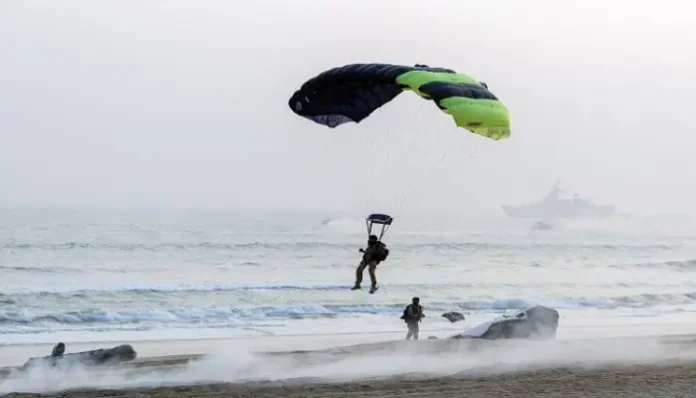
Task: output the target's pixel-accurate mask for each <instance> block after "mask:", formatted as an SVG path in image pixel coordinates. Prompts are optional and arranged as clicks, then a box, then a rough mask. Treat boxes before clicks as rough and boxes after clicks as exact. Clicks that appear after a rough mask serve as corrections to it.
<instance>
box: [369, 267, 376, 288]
mask: <svg viewBox="0 0 696 398" xmlns="http://www.w3.org/2000/svg"><path fill="white" fill-rule="evenodd" d="M369 265H370V268H368V269H367V272H369V273H370V281H371V282H372V288H373V289H374V288H375V287H377V276H376V275H375V271H376V270H377V261H370V264H369Z"/></svg>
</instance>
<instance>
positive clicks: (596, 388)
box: [8, 362, 696, 398]
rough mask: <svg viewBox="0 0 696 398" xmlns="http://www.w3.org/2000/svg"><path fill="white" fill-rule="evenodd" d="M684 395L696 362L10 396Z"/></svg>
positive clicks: (690, 392)
mask: <svg viewBox="0 0 696 398" xmlns="http://www.w3.org/2000/svg"><path fill="white" fill-rule="evenodd" d="M39 396H41V397H63V398H92V397H107V396H108V397H128V398H131V397H132V398H136V397H137V398H145V397H160V398H170V397H171V398H175V397H177V398H183V397H191V398H193V397H200V398H222V397H258V398H271V397H273V398H275V397H278V398H280V397H294V398H299V397H305V398H320V397H321V398H324V397H326V398H329V397H331V398H338V397H411V398H413V397H433V398H436V397H443V398H447V397H462V396H466V397H564V398H571V397H657V396H660V397H683V396H696V362H692V363H686V364H679V365H662V366H633V367H622V368H616V367H614V368H610V369H595V370H571V369H556V370H546V371H536V372H528V373H517V374H508V375H499V376H490V377H463V376H462V377H446V378H430V379H418V378H416V379H415V380H414V379H411V380H408V378H404V377H401V378H391V379H383V380H375V381H362V382H354V383H323V384H322V383H318V384H315V383H311V382H303V381H286V382H276V383H272V382H259V383H245V384H206V385H195V386H180V387H159V388H145V389H134V390H74V391H64V392H62V393H58V394H55V395H39V394H11V395H9V396H8V397H39Z"/></svg>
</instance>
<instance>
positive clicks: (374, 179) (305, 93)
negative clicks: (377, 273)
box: [288, 63, 510, 208]
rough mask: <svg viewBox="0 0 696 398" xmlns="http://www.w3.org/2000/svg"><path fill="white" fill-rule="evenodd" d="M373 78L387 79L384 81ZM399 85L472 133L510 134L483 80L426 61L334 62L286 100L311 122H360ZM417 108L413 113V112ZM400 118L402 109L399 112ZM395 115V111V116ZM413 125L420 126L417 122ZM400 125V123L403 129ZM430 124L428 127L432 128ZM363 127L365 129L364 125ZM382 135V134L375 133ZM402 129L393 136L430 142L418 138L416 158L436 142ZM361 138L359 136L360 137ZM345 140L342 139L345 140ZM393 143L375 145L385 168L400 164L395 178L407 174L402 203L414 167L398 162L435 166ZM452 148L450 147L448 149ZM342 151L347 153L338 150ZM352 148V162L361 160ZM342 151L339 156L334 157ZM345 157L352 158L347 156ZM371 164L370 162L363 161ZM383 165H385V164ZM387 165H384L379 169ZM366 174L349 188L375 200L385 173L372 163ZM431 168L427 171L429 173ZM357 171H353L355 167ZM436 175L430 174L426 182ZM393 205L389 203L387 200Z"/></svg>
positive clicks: (499, 105) (372, 141)
mask: <svg viewBox="0 0 696 398" xmlns="http://www.w3.org/2000/svg"><path fill="white" fill-rule="evenodd" d="M375 82H386V83H388V84H387V85H383V84H381V83H375ZM403 91H410V92H412V93H413V94H414V95H415V96H416V98H418V97H420V98H421V99H424V100H425V101H423V102H422V103H421V108H423V107H425V106H431V107H432V106H433V105H436V107H437V108H439V109H440V110H443V111H444V113H447V114H448V115H449V116H450V117H451V118H453V119H454V122H455V124H456V125H457V127H460V128H463V129H464V130H468V131H469V132H471V133H474V134H478V135H480V136H485V137H488V138H490V139H493V140H500V139H505V138H508V137H509V136H510V120H509V113H508V110H507V108H506V107H505V105H504V104H503V103H502V102H501V101H500V100H499V99H498V98H497V97H496V96H495V95H494V94H493V93H492V92H491V91H490V90H489V89H488V85H486V84H484V83H481V82H480V81H478V80H477V79H475V78H473V77H471V76H468V75H465V74H461V73H457V72H456V71H455V70H453V69H448V68H440V67H428V66H426V65H418V66H407V65H394V64H382V63H369V64H349V65H343V66H338V67H334V68H332V69H329V70H326V71H322V72H321V73H319V74H318V75H316V76H315V77H312V78H310V79H309V80H307V81H306V82H304V83H303V84H302V86H301V87H299V89H298V90H297V91H295V92H294V93H293V94H292V96H291V97H290V98H289V100H288V106H289V107H290V109H291V110H292V112H294V113H295V114H297V115H298V116H302V117H306V118H308V119H309V120H312V121H314V122H315V123H318V124H322V125H324V126H327V127H330V128H335V127H338V126H340V125H342V124H345V123H349V122H353V123H359V122H361V121H362V120H363V119H365V118H367V117H369V116H370V115H371V114H372V113H373V112H374V111H376V110H377V109H378V108H380V107H382V106H384V105H386V104H387V103H389V102H390V101H392V100H393V99H394V98H396V97H397V96H398V94H399V93H401V92H403ZM415 114H417V113H413V115H415ZM400 116H401V119H403V115H400ZM394 117H396V116H394ZM412 125H414V126H418V123H413V124H412ZM403 130H404V129H402V132H403ZM431 130H432V129H431ZM363 131H364V130H363ZM392 133H393V132H392V131H391V129H389V131H388V134H387V137H391V136H392ZM365 136H367V137H368V138H367V139H368V140H369V141H370V142H369V143H368V142H363V147H364V148H371V149H374V148H375V145H376V143H377V142H378V140H376V139H375V137H374V135H372V134H367V135H365ZM365 136H362V135H360V134H359V133H358V134H355V135H349V137H350V138H347V140H348V142H349V143H356V141H355V137H365ZM379 136H380V137H384V135H383V134H379ZM408 137H409V135H407V136H406V137H404V136H403V134H401V137H400V139H395V140H394V141H395V142H403V141H404V138H406V141H407V144H410V145H416V139H415V138H422V137H426V138H428V139H429V140H428V143H426V144H422V145H421V147H419V148H417V149H418V150H419V151H418V152H419V155H421V156H420V159H423V158H424V157H427V156H424V155H423V150H422V148H425V147H426V146H429V145H433V143H436V142H438V141H439V140H437V138H436V136H435V134H434V133H433V132H432V131H430V132H428V133H427V134H423V135H418V136H416V137H415V138H414V139H408ZM359 139H360V138H358V141H359ZM389 142H390V141H389V140H387V143H389ZM344 143H345V142H344ZM392 147H393V145H382V146H381V147H380V148H377V150H376V154H379V155H381V157H382V159H384V160H385V161H388V164H387V165H386V166H388V167H389V168H392V169H396V170H399V171H400V172H399V178H398V180H405V179H406V178H409V179H411V181H410V182H411V184H410V186H409V189H408V190H406V189H405V188H404V186H405V185H406V184H403V183H402V184H397V185H398V186H399V187H400V189H398V192H399V193H400V194H401V198H400V200H399V201H398V202H399V203H400V205H399V207H400V208H402V207H403V205H404V204H405V203H406V201H407V200H410V199H411V198H410V195H406V192H407V191H408V192H410V191H412V190H413V189H414V185H415V184H416V183H417V182H416V181H414V180H413V178H414V176H415V174H416V173H415V171H411V172H410V173H407V172H406V167H405V166H404V167H401V165H410V166H415V167H416V170H418V171H423V170H424V169H426V171H430V172H431V173H434V172H435V171H434V170H433V169H431V168H425V167H424V166H423V164H422V160H421V161H419V159H416V158H417V157H416V156H414V158H412V159H409V158H398V157H394V156H391V155H392V154H391V153H390V151H389V150H385V149H386V148H392ZM449 149H450V148H448V150H449ZM341 155H342V156H345V153H342V154H341ZM360 155H361V154H360V153H356V154H355V156H356V163H358V166H356V167H355V169H357V168H359V167H360V166H361V164H360V161H359V160H358V159H357V156H360ZM342 156H337V157H338V158H340V157H342ZM348 160H349V162H350V161H351V159H348ZM444 160H445V157H439V159H438V163H437V167H436V168H435V169H438V168H440V167H442V164H444ZM363 164H364V165H365V166H369V163H363ZM385 169H386V167H385ZM382 171H386V170H384V169H383V170H382ZM363 173H367V175H362V173H361V175H359V176H357V177H358V178H359V179H360V183H358V184H356V185H363V184H364V185H365V189H364V190H357V189H356V190H355V191H354V192H353V193H352V194H353V195H356V194H357V195H358V197H359V199H360V203H366V202H367V203H366V204H370V203H375V202H374V195H377V194H380V195H382V196H383V195H384V191H385V190H384V188H385V187H386V186H387V185H386V184H383V183H381V181H380V178H385V176H386V175H387V173H385V172H379V168H378V172H373V169H368V170H367V171H366V172H363ZM431 173H425V174H426V175H429V174H431ZM353 175H354V176H355V172H353ZM394 179H396V178H391V179H389V181H388V182H390V183H391V184H393V183H394V182H395V181H394ZM433 181H435V180H434V179H431V181H430V182H433ZM390 207H391V206H390Z"/></svg>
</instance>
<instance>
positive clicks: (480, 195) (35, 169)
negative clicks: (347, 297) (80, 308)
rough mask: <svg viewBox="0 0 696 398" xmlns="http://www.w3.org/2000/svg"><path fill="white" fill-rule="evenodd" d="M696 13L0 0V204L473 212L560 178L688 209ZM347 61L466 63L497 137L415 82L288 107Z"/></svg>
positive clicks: (657, 205)
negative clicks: (481, 132)
mask: <svg viewBox="0 0 696 398" xmlns="http://www.w3.org/2000/svg"><path fill="white" fill-rule="evenodd" d="M426 4H427V5H426ZM428 5H429V6H428ZM695 22H696V7H695V6H693V5H692V4H691V3H688V2H686V1H663V2H660V3H659V4H658V3H654V4H653V3H648V2H644V3H628V2H619V1H617V2H611V3H607V2H599V1H587V2H582V3H570V2H568V3H563V4H561V3H559V2H552V1H537V0H532V1H527V2H524V3H523V4H522V3H517V2H513V1H499V2H483V1H478V2H477V1H464V2H462V1H438V2H436V3H432V2H431V3H425V2H417V1H399V2H397V1H392V0H385V1H381V2H378V3H377V2H375V3H370V2H368V1H367V0H360V1H351V2H348V1H338V0H337V1H333V2H322V1H318V0H316V1H310V0H304V1H294V2H280V1H276V2H273V1H257V2H250V3H244V4H241V3H233V2H223V1H212V0H211V1H200V2H190V1H189V2H187V1H181V0H172V1H167V2H164V1H150V2H135V1H132V0H123V1H119V2H115V1H103V2H98V3H97V2H89V1H84V0H71V1H65V2H61V3H60V6H57V5H53V4H49V3H46V2H40V1H33V0H27V1H21V2H20V1H15V2H9V1H8V2H3V3H2V4H0V54H2V55H0V57H2V62H0V86H2V89H0V185H2V187H3V188H4V195H3V196H2V198H1V199H0V207H3V208H15V207H27V206H41V207H55V206H109V207H115V208H158V207H161V208H187V209H188V208H191V209H196V208H200V209H205V208H216V209H218V208H219V209H256V210H264V209H267V210H277V209H287V210H293V209H294V210H298V211H301V210H311V211H326V212H332V211H341V212H344V211H351V212H355V213H356V214H363V213H366V212H368V211H371V210H378V211H394V212H400V213H402V214H403V213H404V212H411V211H412V212H419V211H424V210H428V209H431V210H436V211H438V212H453V213H462V214H467V213H469V214H472V215H475V214H479V213H481V212H482V211H490V212H492V213H493V212H496V211H497V212H499V211H500V205H502V204H521V203H527V202H530V201H535V200H537V199H539V198H541V197H542V196H543V195H544V194H546V193H547V192H548V190H549V189H550V187H551V185H552V184H553V183H554V182H555V181H556V180H560V181H561V186H562V188H565V189H567V190H569V191H570V192H571V193H573V192H577V193H579V194H580V195H581V196H583V197H586V198H589V199H591V200H593V201H595V202H596V203H599V204H613V205H615V206H616V207H617V209H618V211H620V212H625V213H638V214H648V215H650V214H689V215H694V214H696V210H695V209H694V206H693V205H692V203H696V190H695V189H693V188H691V187H690V186H691V185H692V184H689V183H688V181H693V180H695V179H696V167H694V166H696V162H694V161H693V160H692V156H693V155H692V153H693V149H692V147H693V144H694V143H696V140H695V139H694V138H692V137H693V134H692V131H693V130H694V129H693V127H692V124H691V113H692V112H693V111H692V109H691V108H693V106H694V105H696V94H694V93H695V92H696V91H695V90H694V89H696V56H694V55H693V54H692V52H691V51H689V49H691V48H694V45H695V44H696V32H694V30H693V28H692V27H693V26H694V23H695ZM358 62H366V63H371V62H386V63H397V64H407V65H413V64H415V63H424V64H428V65H431V66H442V67H448V68H453V69H455V70H457V71H459V72H462V73H466V74H471V75H472V76H474V77H476V78H478V79H479V80H481V81H485V82H486V83H487V84H488V86H489V88H490V89H491V91H492V92H493V93H495V94H496V95H497V96H498V97H499V98H500V99H501V101H503V102H504V103H505V104H506V106H507V107H508V108H509V110H510V113H511V119H512V136H511V137H510V138H509V139H508V140H503V141H498V142H495V141H492V140H489V139H486V138H483V137H479V136H476V135H474V134H471V133H469V132H468V131H466V130H464V129H461V128H457V127H456V126H455V125H454V123H453V121H452V119H451V117H450V116H448V115H446V114H444V113H442V112H440V111H439V110H438V109H437V107H436V106H435V105H434V104H432V103H431V102H427V101H424V100H422V99H420V98H418V97H416V96H415V95H413V94H411V93H403V94H402V95H400V96H399V97H398V98H396V99H395V100H394V101H392V102H391V103H389V104H387V105H385V106H384V107H382V108H380V109H378V110H377V111H375V112H374V113H373V114H372V115H371V116H370V117H369V118H367V119H366V120H364V121H363V122H361V123H360V124H350V125H344V126H341V127H339V128H337V129H334V130H331V129H328V128H326V127H324V126H320V125H317V124H315V123H312V122H310V121H308V120H305V119H303V118H300V117H298V116H297V115H295V114H294V113H292V112H291V110H290V109H289V107H288V105H287V101H288V99H289V97H290V96H291V95H292V93H293V91H294V90H296V89H297V88H299V87H300V85H301V84H302V83H303V82H304V81H306V80H307V79H309V78H311V77H313V76H315V75H317V74H318V73H320V72H322V71H324V70H326V69H329V68H331V67H334V66H340V65H344V64H348V63H358ZM443 155H445V157H444V160H442V161H441V158H442V157H443ZM365 157H370V159H371V160H372V161H371V162H367V161H366V160H365Z"/></svg>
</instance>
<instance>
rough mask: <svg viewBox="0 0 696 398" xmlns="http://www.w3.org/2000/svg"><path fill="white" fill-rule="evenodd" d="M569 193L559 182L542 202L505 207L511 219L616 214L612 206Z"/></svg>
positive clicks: (594, 216) (609, 215) (600, 216)
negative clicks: (563, 189)
mask: <svg viewBox="0 0 696 398" xmlns="http://www.w3.org/2000/svg"><path fill="white" fill-rule="evenodd" d="M566 195H567V193H566V192H564V191H562V190H561V189H560V188H559V182H558V181H557V182H556V183H555V184H554V186H553V187H552V188H551V191H550V192H549V193H548V194H546V196H544V197H543V198H542V199H541V200H540V201H538V202H535V203H529V204H523V205H519V206H512V205H503V206H502V208H503V211H504V212H505V214H506V215H507V216H508V217H510V218H533V219H537V220H552V219H583V218H607V217H611V216H613V215H615V214H616V208H615V207H614V206H612V205H596V204H594V203H592V201H590V200H588V199H584V198H581V197H579V196H578V194H574V195H573V196H572V197H567V196H566Z"/></svg>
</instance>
